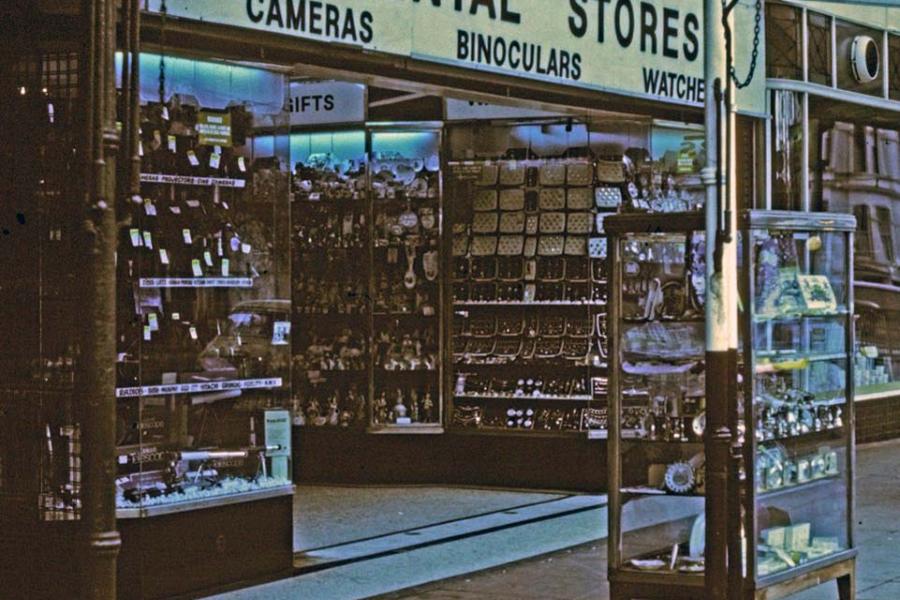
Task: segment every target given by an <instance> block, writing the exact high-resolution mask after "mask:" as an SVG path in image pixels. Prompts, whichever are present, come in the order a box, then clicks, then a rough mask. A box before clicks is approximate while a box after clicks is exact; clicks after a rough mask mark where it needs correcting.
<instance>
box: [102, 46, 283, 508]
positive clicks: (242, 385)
mask: <svg viewBox="0 0 900 600" xmlns="http://www.w3.org/2000/svg"><path fill="white" fill-rule="evenodd" d="M196 65H197V66H196V68H197V69H201V70H202V69H204V68H209V67H206V66H204V65H205V63H196ZM220 70H221V69H220ZM260 73H261V74H255V75H257V76H259V77H268V80H269V81H268V82H269V83H271V84H272V93H273V95H274V96H278V95H279V94H280V93H281V92H280V90H281V89H282V88H281V87H280V86H279V83H280V82H281V77H280V76H278V75H274V74H269V75H266V74H265V73H263V72H260ZM231 75H232V76H233V77H235V78H237V77H238V76H239V75H240V73H237V72H235V73H231ZM175 81H176V82H177V79H176V80H175ZM202 102H204V100H202V99H198V98H197V97H195V96H192V95H186V94H179V93H176V94H173V95H172V96H171V97H170V98H169V99H168V100H167V101H166V102H165V103H159V102H149V103H147V104H145V105H144V106H143V108H142V114H141V131H142V139H141V154H142V164H141V171H142V173H141V195H140V198H137V200H138V202H134V201H133V202H130V203H128V205H127V208H126V209H125V211H126V216H127V220H126V225H125V226H124V227H123V228H122V235H121V239H120V242H119V248H118V252H117V278H118V313H117V341H118V362H117V364H116V370H117V389H116V395H117V398H118V457H117V463H118V473H117V479H116V504H117V507H118V514H119V518H120V519H127V518H130V517H141V516H154V515H156V514H165V513H170V512H177V511H180V510H188V509H193V508H197V507H201V506H206V505H220V504H222V503H223V502H225V503H233V502H236V501H240V500H243V499H255V498H260V497H271V496H273V495H278V494H291V493H292V486H291V480H292V469H291V431H290V422H291V419H290V414H289V410H288V409H289V406H288V402H289V399H290V396H289V390H290V348H291V345H290V344H291V319H290V315H291V307H290V306H291V305H290V296H289V292H288V290H289V282H290V263H289V249H288V243H287V239H288V233H287V232H288V224H289V215H288V192H289V185H288V184H289V173H288V172H287V170H286V167H285V166H284V164H283V161H282V160H281V158H279V156H283V155H284V154H286V148H284V149H282V148H280V147H279V146H280V145H283V144H282V142H283V139H286V138H284V136H283V135H282V136H279V134H278V132H279V127H280V125H279V123H280V122H281V119H282V115H281V105H280V103H279V104H273V105H268V106H267V105H264V104H259V103H257V104H229V105H228V106H227V107H224V106H223V104H222V103H221V102H218V101H215V100H214V101H211V104H210V105H207V104H203V103H202Z"/></svg>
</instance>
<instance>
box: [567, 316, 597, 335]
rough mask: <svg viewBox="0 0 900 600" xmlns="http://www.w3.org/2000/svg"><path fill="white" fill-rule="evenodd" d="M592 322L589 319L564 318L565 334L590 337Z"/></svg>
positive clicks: (592, 328)
mask: <svg viewBox="0 0 900 600" xmlns="http://www.w3.org/2000/svg"><path fill="white" fill-rule="evenodd" d="M593 330H594V322H593V321H592V320H591V319H583V318H582V319H566V335H567V336H569V337H577V338H584V337H591V333H592V332H593Z"/></svg>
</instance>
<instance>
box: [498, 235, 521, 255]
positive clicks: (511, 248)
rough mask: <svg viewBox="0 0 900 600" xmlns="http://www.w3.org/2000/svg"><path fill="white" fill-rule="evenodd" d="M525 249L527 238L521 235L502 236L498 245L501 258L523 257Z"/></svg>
mask: <svg viewBox="0 0 900 600" xmlns="http://www.w3.org/2000/svg"><path fill="white" fill-rule="evenodd" d="M524 248H525V237H524V236H521V235H501V236H500V240H499V242H498V244H497V254H498V255H499V256H522V251H523V250H524Z"/></svg>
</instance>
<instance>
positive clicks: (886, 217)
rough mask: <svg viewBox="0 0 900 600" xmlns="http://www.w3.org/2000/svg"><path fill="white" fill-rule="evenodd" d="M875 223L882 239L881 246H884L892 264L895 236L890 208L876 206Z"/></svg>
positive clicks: (885, 256)
mask: <svg viewBox="0 0 900 600" xmlns="http://www.w3.org/2000/svg"><path fill="white" fill-rule="evenodd" d="M875 225H876V228H877V232H878V236H879V238H880V240H881V247H882V248H884V258H885V260H886V261H887V262H888V263H889V264H892V263H893V262H894V236H893V231H892V227H893V225H892V223H891V209H890V208H887V207H884V206H877V207H875ZM874 233H875V232H874V231H873V234H874Z"/></svg>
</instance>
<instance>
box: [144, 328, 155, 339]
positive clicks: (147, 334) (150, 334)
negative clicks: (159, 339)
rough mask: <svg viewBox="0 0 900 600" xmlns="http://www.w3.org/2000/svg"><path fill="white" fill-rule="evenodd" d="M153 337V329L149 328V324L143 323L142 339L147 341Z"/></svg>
mask: <svg viewBox="0 0 900 600" xmlns="http://www.w3.org/2000/svg"><path fill="white" fill-rule="evenodd" d="M152 339H153V330H151V329H150V326H149V325H144V341H145V342H149V341H150V340H152Z"/></svg>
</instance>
